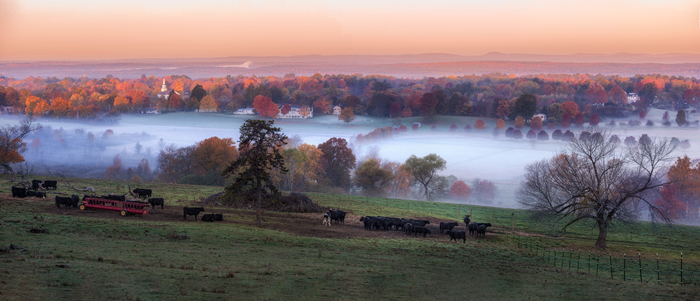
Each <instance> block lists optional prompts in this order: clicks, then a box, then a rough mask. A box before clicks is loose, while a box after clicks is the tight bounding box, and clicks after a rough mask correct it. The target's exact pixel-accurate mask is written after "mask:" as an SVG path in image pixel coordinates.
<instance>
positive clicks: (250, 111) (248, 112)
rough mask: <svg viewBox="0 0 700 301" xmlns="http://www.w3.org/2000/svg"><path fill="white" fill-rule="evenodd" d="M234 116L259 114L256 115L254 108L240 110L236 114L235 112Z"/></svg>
mask: <svg viewBox="0 0 700 301" xmlns="http://www.w3.org/2000/svg"><path fill="white" fill-rule="evenodd" d="M233 114H235V115H256V114H257V113H255V111H254V110H253V108H240V109H238V110H236V111H235V112H233Z"/></svg>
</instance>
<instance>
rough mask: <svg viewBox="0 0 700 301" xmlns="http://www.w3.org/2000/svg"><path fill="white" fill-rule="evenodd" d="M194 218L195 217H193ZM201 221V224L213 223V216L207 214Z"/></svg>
mask: <svg viewBox="0 0 700 301" xmlns="http://www.w3.org/2000/svg"><path fill="white" fill-rule="evenodd" d="M195 218H196V216H195ZM202 221H203V222H210V223H211V222H214V214H213V213H209V214H205V215H202Z"/></svg>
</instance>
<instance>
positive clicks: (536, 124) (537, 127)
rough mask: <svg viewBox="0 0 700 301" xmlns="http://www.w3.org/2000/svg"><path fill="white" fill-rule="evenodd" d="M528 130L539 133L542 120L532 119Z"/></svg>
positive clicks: (538, 118)
mask: <svg viewBox="0 0 700 301" xmlns="http://www.w3.org/2000/svg"><path fill="white" fill-rule="evenodd" d="M530 129H531V130H534V131H539V130H541V129H542V118H540V117H534V118H532V120H531V121H530Z"/></svg>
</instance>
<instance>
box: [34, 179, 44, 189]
mask: <svg viewBox="0 0 700 301" xmlns="http://www.w3.org/2000/svg"><path fill="white" fill-rule="evenodd" d="M43 184H44V181H42V180H32V189H34V190H38V189H39V188H40V187H41V188H43V187H44V185H43Z"/></svg>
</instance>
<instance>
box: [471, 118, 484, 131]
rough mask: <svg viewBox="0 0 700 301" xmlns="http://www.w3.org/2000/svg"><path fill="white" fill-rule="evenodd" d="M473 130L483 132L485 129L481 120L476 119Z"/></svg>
mask: <svg viewBox="0 0 700 301" xmlns="http://www.w3.org/2000/svg"><path fill="white" fill-rule="evenodd" d="M474 128H475V129H477V130H483V129H485V128H486V124H485V123H484V121H483V120H481V119H478V120H477V121H476V122H475V123H474Z"/></svg>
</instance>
